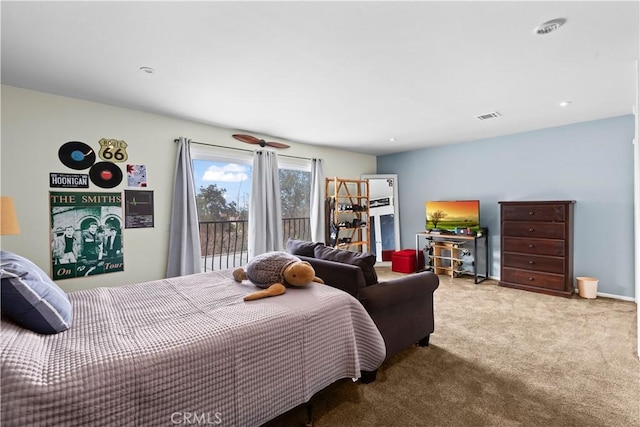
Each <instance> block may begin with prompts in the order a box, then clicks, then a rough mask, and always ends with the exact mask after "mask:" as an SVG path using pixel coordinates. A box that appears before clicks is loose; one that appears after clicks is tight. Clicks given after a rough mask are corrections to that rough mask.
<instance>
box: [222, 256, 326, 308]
mask: <svg viewBox="0 0 640 427" xmlns="http://www.w3.org/2000/svg"><path fill="white" fill-rule="evenodd" d="M233 278H234V280H235V281H237V282H242V281H243V280H245V279H249V281H250V282H251V283H253V284H254V285H256V286H257V287H259V288H263V290H262V291H258V292H253V293H251V294H249V295H245V297H244V300H245V301H251V300H256V299H260V298H266V297H273V296H276V295H282V294H284V293H285V292H286V288H287V287H288V286H295V287H303V286H306V285H308V284H309V283H311V282H316V283H324V281H323V280H322V279H320V278H318V277H316V272H315V270H314V269H313V267H312V266H311V264H309V263H308V262H306V261H302V260H300V258H298V257H296V256H293V255H291V254H288V253H286V252H268V253H266V254H262V255H258V256H256V257H254V258H252V259H251V261H249V263H248V264H247V265H246V266H245V268H242V267H240V268H237V269H235V270H234V271H233Z"/></svg>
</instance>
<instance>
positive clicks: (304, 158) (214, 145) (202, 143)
mask: <svg viewBox="0 0 640 427" xmlns="http://www.w3.org/2000/svg"><path fill="white" fill-rule="evenodd" d="M178 141H179V139H177V138H176V139H174V140H173V142H174V143H177V142H178ZM191 143H192V144H198V145H206V146H208V147H218V148H226V149H228V150H237V151H245V152H247V153H253V150H247V149H246V148H236V147H227V146H224V145H218V144H209V143H207V142H198V141H191ZM278 156H282V157H288V158H290V159H300V160H312V159H310V158H308V157H299V156H289V155H287V154H279V153H278Z"/></svg>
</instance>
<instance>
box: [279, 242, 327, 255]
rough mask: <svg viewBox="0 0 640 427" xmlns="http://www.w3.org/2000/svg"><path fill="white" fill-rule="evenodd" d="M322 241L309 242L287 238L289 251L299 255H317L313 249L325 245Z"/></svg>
mask: <svg viewBox="0 0 640 427" xmlns="http://www.w3.org/2000/svg"><path fill="white" fill-rule="evenodd" d="M323 245H324V244H323V243H320V242H308V241H306V240H296V239H289V240H287V253H289V254H291V255H297V256H308V257H311V258H313V257H315V255H314V253H313V250H314V248H315V247H316V246H323Z"/></svg>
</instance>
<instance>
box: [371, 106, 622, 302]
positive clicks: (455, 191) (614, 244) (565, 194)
mask: <svg viewBox="0 0 640 427" xmlns="http://www.w3.org/2000/svg"><path fill="white" fill-rule="evenodd" d="M633 133H634V117H633V115H628V116H621V117H614V118H609V119H602V120H595V121H591V122H584V123H578V124H573V125H567V126H561V127H556V128H549V129H540V130H536V131H532V132H526V133H520V134H514V135H507V136H502V137H497V138H489V139H483V140H478V141H472V142H465V143H460V144H453V145H446V146H440V147H433V148H425V149H422V150H415V151H408V152H403V153H395V154H389V155H385V156H379V157H378V159H377V162H378V164H377V172H378V173H380V174H385V173H395V174H398V191H399V209H400V211H399V214H400V234H401V242H402V247H403V248H413V247H414V246H415V233H416V232H418V231H421V230H424V224H425V205H424V204H425V202H426V201H427V200H456V199H457V200H463V199H478V200H480V223H481V225H482V226H483V227H488V229H489V236H490V238H489V252H490V275H491V276H493V277H496V278H497V277H499V276H500V211H499V205H498V201H501V200H505V201H506V200H514V201H517V200H575V201H576V204H575V227H574V276H593V277H597V278H598V279H599V280H600V282H599V286H598V292H602V293H608V294H612V295H618V296H625V297H634V294H635V290H634V258H633V250H634V249H633V143H632V141H633Z"/></svg>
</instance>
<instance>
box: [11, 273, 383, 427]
mask: <svg viewBox="0 0 640 427" xmlns="http://www.w3.org/2000/svg"><path fill="white" fill-rule="evenodd" d="M255 289H256V288H255V287H254V286H253V285H252V284H250V283H249V282H243V283H241V284H240V283H236V282H234V281H233V279H232V278H231V272H230V271H223V272H210V273H203V274H197V275H192V276H184V277H178V278H173V279H167V280H158V281H152V282H147V283H142V284H136V285H126V286H119V287H114V288H96V289H91V290H86V291H79V292H72V293H70V294H69V298H70V299H71V302H72V304H73V310H74V319H73V324H72V326H71V328H70V329H69V330H67V331H65V332H62V333H60V334H57V335H39V334H35V333H32V332H30V331H27V330H25V329H22V328H20V327H18V326H16V325H15V324H13V323H11V322H10V321H8V320H6V319H2V329H1V330H0V337H1V341H0V346H1V347H0V356H1V363H2V366H1V378H2V381H1V391H2V400H1V408H2V419H1V421H2V425H3V426H26V425H29V426H38V425H52V426H58V425H63V426H64V425H91V426H99V425H105V426H111V425H119V426H127V425H129V426H142V425H154V426H156V425H157V426H159V425H178V424H213V425H221V426H242V427H245V426H257V425H260V424H262V423H264V422H266V421H268V420H270V419H272V418H274V417H276V416H277V415H279V414H281V413H284V412H286V411H287V410H289V409H291V408H293V407H295V406H297V405H299V404H301V403H304V402H306V401H308V400H309V399H310V398H311V396H313V394H314V393H316V392H318V391H319V390H321V389H323V388H324V387H326V386H327V385H329V384H331V383H332V382H334V381H336V380H338V379H341V378H345V377H347V378H348V377H351V378H356V377H359V376H360V371H361V370H374V369H376V368H377V367H378V366H379V365H380V364H381V363H382V361H383V360H384V357H385V347H384V342H383V340H382V337H381V336H380V333H379V332H378V330H377V328H376V326H375V325H374V323H373V321H372V320H371V318H370V317H369V315H368V314H367V313H366V311H365V310H364V308H363V307H362V306H361V305H360V303H359V302H358V301H357V300H355V299H354V298H352V297H351V296H350V295H348V294H346V293H344V292H342V291H339V290H336V289H334V288H332V287H330V286H323V285H317V284H313V285H311V286H309V287H307V288H303V289H288V290H287V293H286V294H284V295H281V296H278V297H273V298H266V299H262V300H256V301H251V302H245V301H243V300H242V297H243V296H244V295H245V294H247V293H249V292H253V291H255Z"/></svg>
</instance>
